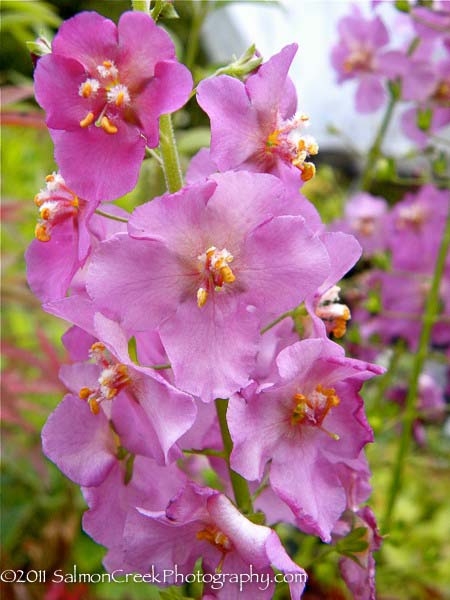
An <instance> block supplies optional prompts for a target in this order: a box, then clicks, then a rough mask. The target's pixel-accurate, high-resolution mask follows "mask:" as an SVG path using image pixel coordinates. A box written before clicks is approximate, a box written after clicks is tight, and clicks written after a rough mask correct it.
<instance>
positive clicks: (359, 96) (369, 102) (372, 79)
mask: <svg viewBox="0 0 450 600" xmlns="http://www.w3.org/2000/svg"><path fill="white" fill-rule="evenodd" d="M386 97H387V96H386V91H385V89H384V88H383V85H382V83H381V81H380V80H379V78H378V77H377V76H376V75H365V76H364V77H363V78H362V79H361V81H360V82H359V84H358V89H357V90H356V110H357V111H358V112H360V113H363V114H365V113H371V112H374V111H375V110H378V109H379V108H381V106H382V105H383V102H385V100H386Z"/></svg>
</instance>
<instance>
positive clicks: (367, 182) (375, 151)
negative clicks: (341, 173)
mask: <svg viewBox="0 0 450 600" xmlns="http://www.w3.org/2000/svg"><path fill="white" fill-rule="evenodd" d="M396 104H397V97H396V95H395V94H394V93H392V91H391V98H390V100H389V104H388V105H387V108H386V112H385V113H384V116H383V120H382V121H381V125H380V128H379V130H378V133H377V136H376V138H375V140H374V142H373V144H372V147H371V148H370V150H369V153H368V155H367V161H366V166H365V167H364V171H363V174H362V182H361V187H362V189H363V190H368V189H370V186H371V183H372V180H373V169H374V166H375V163H376V161H377V159H378V158H379V157H380V155H381V146H382V144H383V141H384V136H385V135H386V131H387V130H388V127H389V125H390V122H391V119H392V115H393V113H394V108H395V105H396Z"/></svg>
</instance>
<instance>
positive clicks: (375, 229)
mask: <svg viewBox="0 0 450 600" xmlns="http://www.w3.org/2000/svg"><path fill="white" fill-rule="evenodd" d="M387 210H388V206H387V203H386V200H384V199H383V198H378V197H376V196H371V195H370V194H366V193H361V194H357V195H356V196H353V198H351V199H350V201H349V202H348V203H347V204H346V205H345V213H344V218H343V219H342V220H339V221H337V222H335V223H333V226H332V230H333V231H345V232H347V233H352V234H353V235H354V236H355V237H356V239H357V240H358V242H359V243H360V244H361V246H362V249H363V253H364V256H366V257H369V256H372V255H373V254H375V253H376V252H382V251H383V250H384V249H385V247H386V241H387V240H386V225H387V218H386V217H387Z"/></svg>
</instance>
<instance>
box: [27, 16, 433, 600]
mask: <svg viewBox="0 0 450 600" xmlns="http://www.w3.org/2000/svg"><path fill="white" fill-rule="evenodd" d="M381 29H382V28H381ZM379 37H381V38H382V39H383V32H382V31H381V32H377V33H376V34H375V35H374V43H378V42H379V39H378V38H379ZM296 49H297V48H296V46H295V45H291V46H287V47H286V48H284V49H283V50H282V51H281V52H279V53H278V54H276V55H275V56H273V57H272V58H271V59H270V60H268V61H267V62H265V63H264V64H263V65H261V66H260V67H259V68H258V69H257V70H256V71H255V72H253V73H251V74H250V75H249V76H248V77H247V78H246V80H245V81H240V80H238V79H236V78H233V77H230V76H227V75H220V76H217V77H213V78H211V79H207V80H205V81H203V82H201V83H200V85H199V86H198V91H197V97H198V102H199V104H200V106H201V107H202V108H203V109H204V110H205V111H206V113H207V114H208V116H209V118H210V120H211V130H212V139H211V149H210V150H209V151H208V150H202V151H201V152H200V153H199V155H198V156H196V157H194V159H193V160H192V163H191V166H190V168H189V172H188V182H189V183H188V185H186V186H185V187H183V188H182V189H180V190H179V191H178V192H176V193H173V194H165V195H163V196H161V197H158V198H154V199H152V200H151V201H149V202H147V203H145V204H143V205H141V206H139V207H137V208H136V209H135V210H134V212H133V213H132V214H131V215H128V214H127V213H125V212H124V211H122V210H121V209H118V208H117V207H114V206H113V205H106V206H107V208H105V209H104V210H105V211H106V212H107V213H108V214H110V215H112V216H115V217H118V218H119V220H109V219H106V218H105V217H104V216H102V215H101V214H97V213H96V212H95V211H96V210H98V207H99V204H100V202H102V201H108V200H113V199H116V198H118V197H119V196H120V195H121V194H123V193H125V192H128V191H130V190H131V189H132V188H133V187H134V186H135V184H136V180H137V176H138V172H139V168H140V165H141V162H142V160H143V158H144V152H145V147H146V146H147V147H149V148H153V147H156V146H157V144H158V136H159V130H158V118H159V117H160V115H162V114H165V113H170V112H172V111H174V110H177V109H178V108H180V107H181V106H182V105H183V104H184V103H185V102H186V101H187V99H188V97H189V95H190V92H191V89H192V79H191V76H190V74H189V72H188V71H187V69H186V68H185V67H184V66H183V65H181V64H179V63H178V62H177V60H176V58H175V55H174V48H173V44H172V42H171V40H170V38H169V36H168V35H167V33H166V32H165V31H164V30H163V29H161V28H159V27H158V26H156V25H155V23H154V22H153V21H152V19H151V18H150V17H149V16H148V15H146V14H144V13H125V14H124V15H123V16H122V17H121V19H120V21H119V24H118V26H117V27H116V26H115V25H114V24H113V23H112V22H111V21H109V20H107V19H104V18H103V17H101V16H99V15H98V14H96V13H90V12H86V13H81V14H79V15H77V16H76V17H74V18H72V19H70V20H69V21H67V22H66V23H64V25H63V26H62V27H61V29H60V31H59V33H58V34H57V36H56V37H55V40H54V42H53V45H52V52H51V53H50V54H48V55H46V56H44V57H42V58H41V59H40V60H39V61H38V65H37V68H36V72H35V80H36V96H37V100H38V102H39V103H40V104H41V106H42V107H43V108H44V109H45V111H46V114H47V124H48V127H49V128H50V132H51V135H52V138H53V140H54V143H55V158H56V161H57V163H58V166H59V169H60V171H59V172H58V173H54V174H53V175H50V176H49V177H48V178H47V185H46V188H45V189H43V190H42V191H40V192H39V193H38V194H37V196H36V200H35V201H36V204H37V206H38V208H39V211H40V212H39V219H38V224H37V227H36V238H37V239H36V240H35V241H33V242H32V244H31V246H30V248H29V250H28V252H27V264H28V280H29V283H30V286H31V288H32V289H33V291H34V292H35V294H36V295H37V296H38V297H39V298H40V299H41V300H42V301H43V303H44V304H43V308H44V310H46V311H47V312H49V313H52V314H53V315H55V316H57V317H60V318H62V319H64V320H66V321H68V322H69V323H71V327H70V329H68V331H67V332H66V333H65V334H64V336H63V343H64V345H65V347H66V348H67V350H68V352H69V354H70V356H71V359H72V360H73V364H70V365H65V366H64V367H63V368H62V370H61V374H60V377H61V379H62V381H63V382H64V384H65V386H66V387H67V389H68V390H69V393H68V394H67V395H66V396H65V397H64V399H63V400H62V402H61V403H60V404H59V406H58V407H57V408H56V409H55V411H54V412H53V413H52V414H51V415H50V417H49V419H48V421H47V424H46V425H45V427H44V430H43V434H42V438H43V447H44V451H45V453H46V455H47V456H48V457H49V458H50V459H51V460H52V461H54V462H55V463H56V464H57V465H58V467H59V468H60V469H61V470H62V471H63V472H64V473H65V474H66V475H67V476H68V477H70V478H71V479H72V480H73V481H75V482H76V483H78V484H79V485H80V486H82V490H83V494H84V497H85V500H86V503H87V505H88V507H89V509H88V511H87V512H86V513H85V515H84V519H83V526H84V529H85V531H86V532H87V533H89V534H90V535H91V536H92V537H93V538H94V540H96V541H97V542H98V543H100V544H102V545H104V546H106V548H107V549H108V552H107V555H106V557H105V562H104V564H105V566H106V568H107V569H115V568H120V569H124V570H125V571H130V572H139V573H146V572H148V571H149V567H150V565H151V564H153V565H155V566H156V568H157V569H159V570H160V571H162V570H164V569H172V568H173V567H174V565H177V567H178V569H179V570H180V571H182V572H184V573H190V572H192V570H193V569H194V565H195V563H196V561H197V560H198V559H199V558H202V559H203V571H204V572H205V573H210V574H214V573H220V572H222V573H246V572H248V570H249V568H250V566H252V568H254V569H255V570H256V571H257V572H258V573H261V574H262V573H272V570H271V569H272V567H275V568H277V569H279V570H281V571H282V572H284V573H286V574H289V575H290V576H291V578H290V579H289V580H288V581H290V582H291V583H290V588H291V596H292V598H299V597H300V596H301V594H302V591H303V588H304V584H305V573H304V571H303V569H302V568H301V567H300V566H298V565H297V564H295V563H294V562H293V561H292V560H291V559H290V558H289V556H288V555H287V553H286V551H285V549H284V548H283V546H282V545H281V542H280V540H279V538H278V536H277V534H276V532H275V531H274V530H273V529H272V528H271V527H270V526H271V525H273V524H275V523H277V522H280V521H283V522H286V523H289V524H291V525H292V527H294V528H298V529H300V530H301V531H303V532H305V533H307V534H311V535H315V536H319V537H320V538H321V539H322V540H323V541H324V542H327V543H329V542H331V541H332V540H334V541H336V540H339V539H341V538H342V537H343V536H346V535H348V534H349V533H350V534H351V531H352V530H353V529H354V528H355V523H356V524H357V526H358V527H364V528H365V530H366V531H367V536H366V538H367V543H366V544H363V547H364V548H365V549H364V550H361V549H360V551H359V554H358V557H359V558H358V559H357V560H353V559H352V558H348V556H347V558H345V557H344V558H343V559H342V561H341V567H342V572H343V576H344V578H345V580H346V581H347V583H348V585H349V586H350V587H351V589H352V590H353V591H354V593H355V597H356V598H374V561H373V558H372V556H371V552H372V550H374V549H377V548H378V546H379V542H380V539H379V537H378V534H377V530H376V524H375V519H374V517H373V515H372V513H371V512H370V509H369V508H368V507H364V508H362V507H361V505H362V504H363V503H364V502H365V501H366V500H367V499H368V497H369V494H370V486H369V483H368V480H369V476H370V472H369V469H368V466H367V463H366V459H365V456H364V447H365V445H366V444H367V443H369V442H371V441H372V440H373V436H372V431H371V428H370V426H369V424H368V422H367V420H366V417H365V414H364V406H363V400H362V398H361V396H360V394H359V392H360V389H361V386H362V385H363V382H364V381H365V380H367V379H368V378H371V377H373V376H374V375H376V374H378V373H380V372H382V369H381V368H380V367H378V366H376V365H373V364H370V363H368V362H365V361H361V360H355V359H350V358H347V357H346V356H345V353H344V351H343V349H342V347H341V346H339V345H338V344H336V343H335V342H333V341H332V340H331V339H330V337H332V336H334V337H335V338H339V337H342V336H343V335H344V333H345V329H346V323H347V321H348V320H349V318H350V311H349V309H348V308H347V307H346V306H344V305H343V304H341V303H340V302H339V288H338V287H337V286H336V284H337V282H338V281H339V280H340V279H341V278H342V277H343V275H344V274H345V273H346V272H347V271H348V270H349V269H350V268H351V267H352V266H353V265H354V264H355V262H356V261H357V260H358V258H359V256H360V253H361V248H360V245H359V244H358V242H357V241H356V239H355V238H354V237H353V235H350V234H347V233H344V232H341V231H338V232H327V231H326V230H325V226H324V225H323V223H322V222H321V219H320V217H319V215H318V214H317V212H316V210H315V209H314V208H313V206H312V205H311V204H310V203H309V202H308V201H307V200H306V198H304V197H303V196H302V194H301V193H300V192H299V188H300V186H301V183H302V181H306V180H308V179H310V178H311V177H312V176H313V174H314V166H313V164H312V163H311V162H310V161H309V160H308V159H309V157H310V156H313V155H315V154H316V153H317V151H318V147H317V143H316V142H315V141H314V139H313V138H312V137H311V136H309V135H306V134H305V133H304V128H305V126H306V125H307V121H308V119H307V117H306V116H305V115H303V114H302V113H296V110H297V99H296V94H295V91H294V88H293V85H292V82H291V80H290V79H289V77H288V70H289V66H290V64H291V61H292V59H293V57H294V54H295V52H296ZM377 206H378V205H377ZM102 208H104V207H102ZM409 209H410V207H409V205H408V206H406V208H405V210H406V211H408V210H409ZM376 210H378V211H379V209H378V208H377V209H376ZM411 210H412V209H411ZM411 210H410V212H411ZM379 212H380V213H382V212H383V211H382V210H381V211H379ZM377 214H378V213H377ZM408 214H409V213H408ZM399 218H400V217H399ZM126 221H128V222H126ZM382 230H383V228H380V235H381V234H382ZM403 235H405V236H407V235H409V233H408V228H407V227H406V228H405V229H404V231H403ZM378 243H381V242H380V241H379V240H378V241H377V242H376V243H375V242H374V244H375V247H376V244H378ZM429 251H430V253H433V252H434V250H433V249H432V248H430V250H429ZM401 268H403V266H402V267H401ZM302 303H304V305H303V306H304V308H303V311H304V316H303V323H304V328H303V335H302V336H301V337H300V339H299V335H298V333H296V332H295V331H294V327H293V322H292V320H291V319H287V318H286V319H284V320H282V321H280V322H279V323H277V324H276V325H275V324H273V323H274V321H278V320H279V319H278V317H280V315H282V314H283V313H285V312H286V311H292V310H293V309H295V308H296V307H298V306H299V305H301V304H302ZM272 325H273V326H272ZM218 398H222V399H225V398H228V399H229V404H228V410H227V413H226V422H225V423H224V422H223V421H221V420H220V418H219V416H218V413H216V410H215V406H214V400H215V399H218ZM219 402H221V401H219ZM219 412H220V411H219ZM224 429H225V434H226V435H229V437H230V438H231V443H232V450H231V453H230V454H229V455H227V453H226V451H224V441H223V436H224ZM226 435H225V437H226ZM225 450H226V449H225ZM202 453H203V454H204V455H207V456H208V458H206V456H202V457H198V456H193V454H194V455H197V454H202ZM207 460H209V461H210V465H211V466H212V467H213V468H214V469H215V471H216V473H217V478H218V481H220V489H221V491H218V490H217V489H212V488H211V487H208V486H207V485H206V484H205V481H204V478H203V476H202V465H204V462H206V461H207ZM227 463H229V466H230V468H231V469H232V473H233V472H234V474H235V475H236V474H239V475H240V476H241V478H244V479H245V480H247V482H249V485H250V489H251V490H253V491H255V492H256V490H257V488H258V491H257V493H255V494H254V498H253V501H254V507H251V506H250V505H247V506H246V507H243V506H238V507H236V506H235V504H234V503H233V500H232V499H230V498H232V493H231V481H230V475H229V473H228V472H227V470H226V467H227ZM246 485H248V484H246ZM236 500H237V499H236ZM249 504H251V502H250V503H249ZM255 511H258V512H261V513H264V515H265V517H264V518H265V521H264V522H265V523H266V525H262V524H257V522H256V521H257V520H258V518H259V519H260V517H261V515H260V514H257V513H255ZM259 523H261V520H259ZM166 583H170V582H166ZM205 585H206V587H205V594H206V596H205V597H208V598H221V599H230V600H231V599H232V598H236V597H237V593H238V592H237V591H236V589H235V587H233V584H231V583H228V584H227V585H225V586H224V587H223V588H222V589H220V590H217V589H215V588H211V589H209V588H208V585H207V584H205ZM273 589H274V585H273V583H272V584H271V585H270V586H269V587H268V588H266V589H264V590H262V589H261V588H259V587H258V585H257V583H254V582H253V583H250V584H248V586H247V588H245V590H244V592H245V597H247V598H250V597H251V598H261V599H263V598H270V597H271V595H272V593H273Z"/></svg>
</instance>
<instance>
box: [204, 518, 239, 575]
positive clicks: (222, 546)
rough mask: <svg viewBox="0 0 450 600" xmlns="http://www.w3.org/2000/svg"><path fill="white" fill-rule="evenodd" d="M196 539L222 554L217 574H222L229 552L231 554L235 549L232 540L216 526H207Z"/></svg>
mask: <svg viewBox="0 0 450 600" xmlns="http://www.w3.org/2000/svg"><path fill="white" fill-rule="evenodd" d="M196 537H197V539H198V540H199V541H203V540H204V541H206V542H209V543H210V544H211V545H212V546H214V547H215V548H217V550H219V552H221V553H222V558H221V559H220V562H219V564H218V566H217V568H216V573H220V572H221V571H222V565H223V561H224V560H225V556H226V554H227V552H230V550H232V549H233V546H232V544H231V542H230V540H229V539H228V537H227V536H226V535H225V534H224V533H223V532H222V531H220V529H217V527H216V526H215V525H206V527H205V528H204V529H202V530H201V531H198V532H197V534H196Z"/></svg>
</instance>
